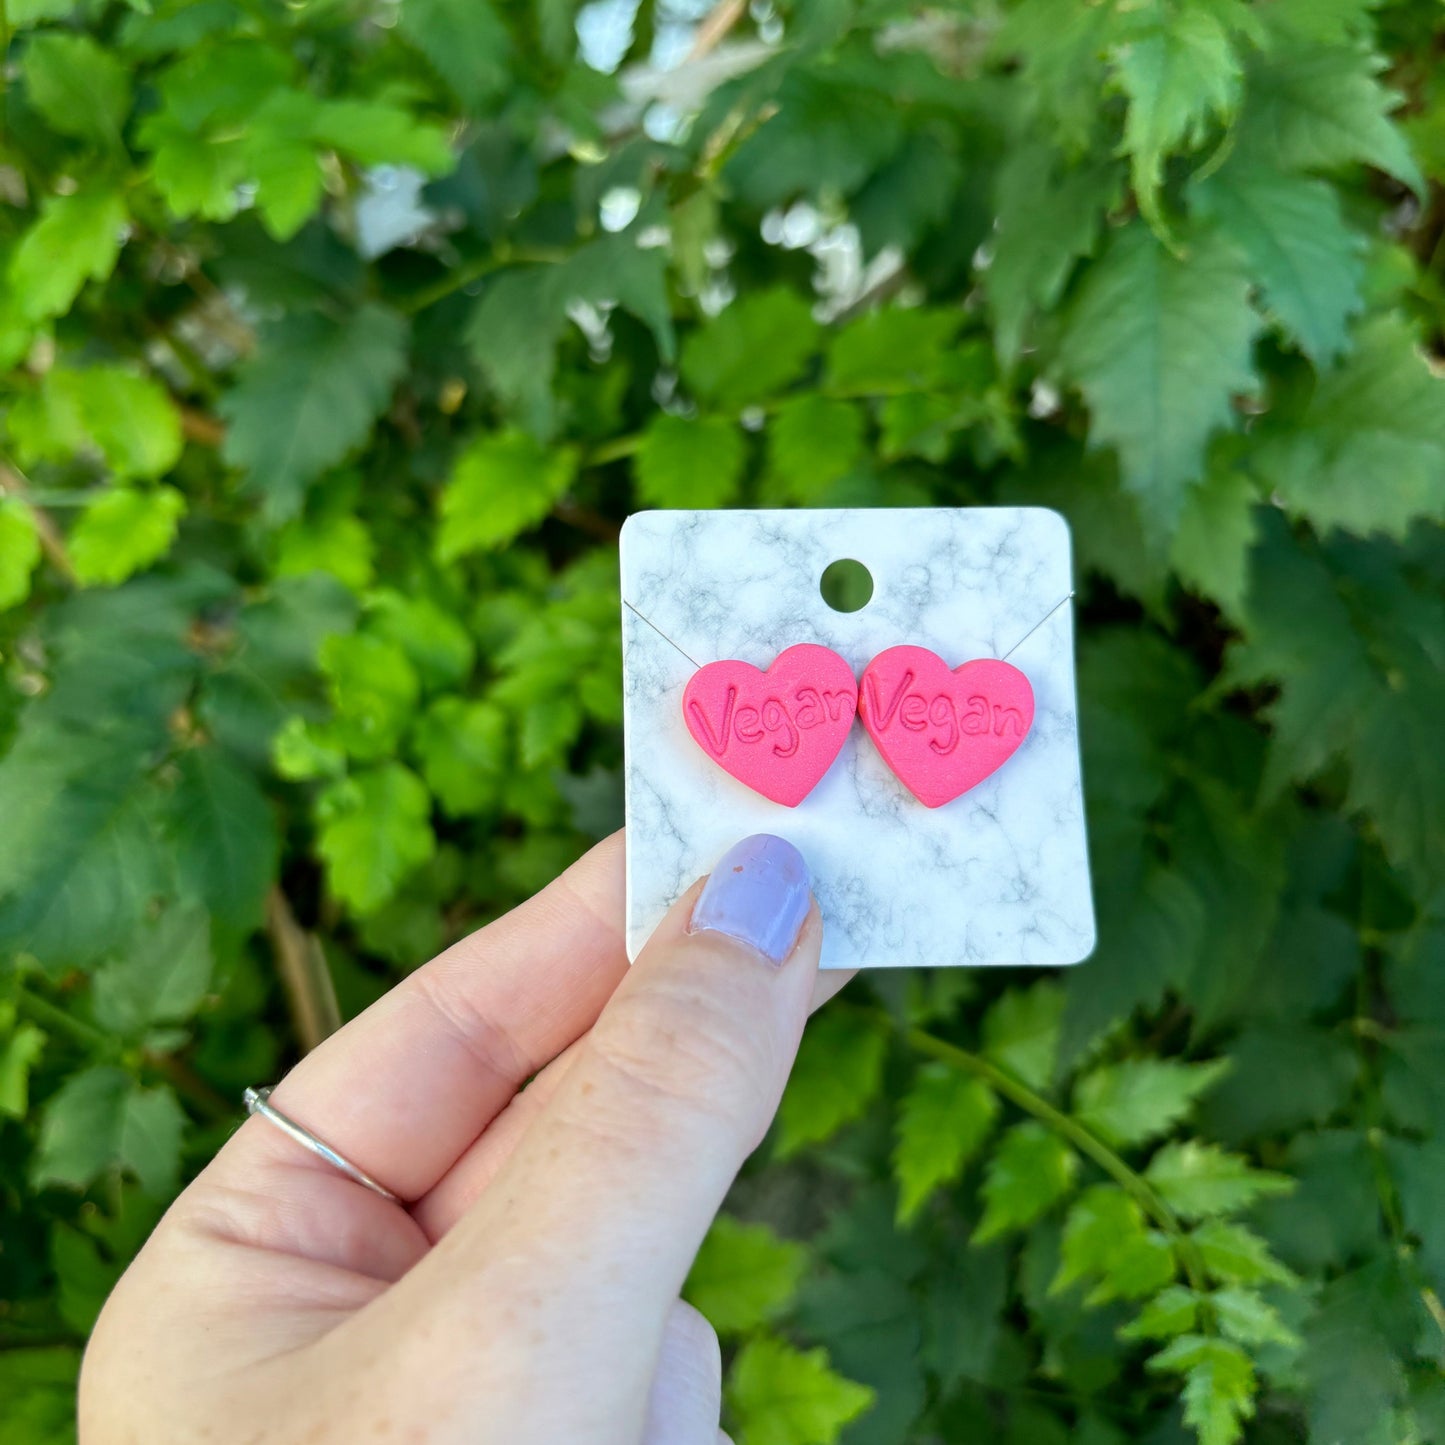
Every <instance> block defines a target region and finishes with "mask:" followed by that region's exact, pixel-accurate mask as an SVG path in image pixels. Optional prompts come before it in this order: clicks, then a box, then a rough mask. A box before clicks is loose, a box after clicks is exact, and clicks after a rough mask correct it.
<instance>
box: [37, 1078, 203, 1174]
mask: <svg viewBox="0 0 1445 1445" xmlns="http://www.w3.org/2000/svg"><path fill="white" fill-rule="evenodd" d="M184 1127H185V1115H184V1114H183V1113H182V1112H181V1107H180V1105H179V1104H178V1103H177V1102H176V1096H175V1094H174V1092H173V1091H172V1090H171V1089H170V1088H169V1087H166V1086H162V1087H160V1088H156V1089H144V1088H141V1087H140V1086H139V1085H138V1084H136V1083H135V1082H134V1080H132V1079H131V1078H130V1077H129V1076H128V1075H127V1074H126V1073H125V1072H124V1071H123V1070H121V1069H118V1068H115V1067H113V1066H111V1065H109V1064H103V1065H98V1066H96V1067H94V1068H90V1069H85V1070H83V1071H82V1072H80V1073H78V1074H74V1075H72V1076H71V1077H70V1078H69V1079H68V1080H67V1081H66V1083H65V1084H64V1085H63V1086H62V1087H61V1088H60V1090H59V1091H58V1092H57V1093H56V1094H55V1095H53V1096H52V1097H51V1098H50V1099H49V1100H48V1101H47V1102H46V1105H45V1109H44V1113H43V1115H42V1119H41V1128H40V1147H39V1150H38V1152H37V1153H36V1156H35V1161H34V1167H33V1174H34V1179H35V1183H36V1184H37V1185H40V1186H44V1185H48V1184H55V1185H60V1186H62V1187H66V1188H70V1189H85V1188H87V1187H88V1186H89V1185H90V1184H91V1183H93V1182H94V1181H95V1180H96V1179H97V1178H98V1177H99V1176H100V1175H101V1174H103V1173H105V1172H107V1171H108V1170H111V1169H124V1170H126V1171H127V1172H129V1173H131V1174H134V1175H135V1177H136V1178H137V1179H138V1180H139V1181H140V1184H141V1187H142V1188H143V1189H144V1190H145V1191H146V1192H147V1193H148V1194H154V1195H165V1194H167V1193H169V1192H170V1191H171V1190H173V1189H174V1188H175V1184H176V1176H177V1174H178V1172H179V1168H180V1148H181V1133H182V1130H183V1129H184Z"/></svg>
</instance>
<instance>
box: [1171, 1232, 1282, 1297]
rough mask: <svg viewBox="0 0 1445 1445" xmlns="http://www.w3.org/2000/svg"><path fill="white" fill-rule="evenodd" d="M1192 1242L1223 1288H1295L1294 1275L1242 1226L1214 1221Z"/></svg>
mask: <svg viewBox="0 0 1445 1445" xmlns="http://www.w3.org/2000/svg"><path fill="white" fill-rule="evenodd" d="M1190 1238H1191V1239H1192V1240H1193V1241H1194V1246H1195V1248H1196V1249H1197V1250H1198V1251H1199V1257H1200V1258H1201V1259H1202V1260H1203V1261H1204V1267H1205V1268H1206V1269H1207V1270H1208V1271H1209V1273H1210V1274H1211V1275H1212V1276H1213V1277H1214V1278H1215V1279H1216V1280H1218V1281H1220V1283H1222V1284H1285V1285H1287V1284H1293V1283H1295V1277H1294V1275H1293V1274H1292V1273H1291V1272H1290V1271H1289V1270H1288V1269H1286V1268H1285V1267H1284V1265H1282V1264H1281V1263H1280V1262H1279V1261H1278V1260H1277V1259H1275V1257H1274V1256H1273V1255H1272V1254H1271V1253H1270V1252H1269V1246H1268V1245H1267V1244H1266V1243H1265V1242H1264V1240H1262V1239H1261V1238H1260V1237H1259V1236H1258V1235H1257V1234H1252V1233H1251V1232H1250V1231H1249V1230H1247V1229H1246V1228H1245V1227H1244V1226H1243V1225H1242V1224H1232V1223H1230V1222H1228V1221H1227V1220H1223V1219H1211V1220H1209V1221H1208V1222H1207V1223H1205V1224H1201V1225H1200V1226H1199V1228H1198V1229H1196V1230H1195V1231H1194V1232H1193V1234H1191V1235H1190Z"/></svg>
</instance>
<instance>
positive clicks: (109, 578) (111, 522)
mask: <svg viewBox="0 0 1445 1445" xmlns="http://www.w3.org/2000/svg"><path fill="white" fill-rule="evenodd" d="M185 511H186V499H185V498H184V497H183V496H182V495H181V494H180V493H179V492H178V491H176V489H175V488H174V487H147V488H141V487H111V488H110V489H109V490H107V491H104V492H102V493H101V494H100V496H98V497H97V498H96V499H95V501H93V502H91V503H90V505H89V506H87V507H86V509H85V511H83V512H82V513H81V514H80V520H79V521H78V522H77V523H76V524H75V526H74V527H73V528H72V529H71V532H70V536H69V537H68V538H67V539H66V542H67V547H68V549H69V552H70V561H71V564H72V565H73V566H74V568H75V575H76V576H77V577H78V578H79V579H80V581H81V582H82V583H84V584H85V585H86V586H87V587H114V586H116V585H117V584H118V583H121V582H124V581H125V580H126V578H127V577H130V576H131V575H133V574H134V573H136V572H139V571H140V570H141V569H142V568H145V567H149V566H150V565H151V563H152V562H156V561H158V560H159V559H160V558H162V557H164V556H165V554H166V553H167V552H169V551H170V549H171V544H172V543H173V542H174V541H175V539H176V528H177V527H178V526H179V525H180V520H181V518H182V517H183V516H184V515H185Z"/></svg>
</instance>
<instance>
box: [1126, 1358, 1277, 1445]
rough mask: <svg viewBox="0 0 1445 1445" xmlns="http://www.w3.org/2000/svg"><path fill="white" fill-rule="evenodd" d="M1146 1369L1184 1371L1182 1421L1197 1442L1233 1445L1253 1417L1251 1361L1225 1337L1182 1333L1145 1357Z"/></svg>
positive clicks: (1208, 1444) (1212, 1444)
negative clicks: (1148, 1359)
mask: <svg viewBox="0 0 1445 1445" xmlns="http://www.w3.org/2000/svg"><path fill="white" fill-rule="evenodd" d="M1149 1368H1150V1369H1151V1370H1158V1371H1168V1372H1170V1373H1172V1374H1181V1375H1183V1376H1184V1423H1185V1424H1186V1425H1189V1426H1192V1427H1193V1429H1194V1431H1195V1433H1196V1434H1197V1435H1198V1437H1199V1445H1234V1442H1235V1441H1237V1440H1240V1439H1242V1438H1243V1435H1244V1423H1243V1422H1244V1421H1245V1420H1248V1419H1251V1418H1253V1416H1254V1392H1255V1381H1254V1366H1253V1365H1252V1364H1251V1363H1250V1360H1249V1356H1248V1355H1246V1354H1245V1353H1244V1351H1243V1350H1241V1349H1240V1348H1239V1347H1238V1346H1237V1345H1232V1344H1230V1343H1229V1342H1228V1341H1227V1340H1218V1339H1211V1338H1210V1337H1208V1336H1207V1335H1181V1336H1180V1337H1179V1338H1178V1339H1177V1340H1175V1341H1174V1342H1173V1343H1172V1344H1170V1345H1168V1346H1166V1347H1165V1348H1164V1349H1163V1350H1161V1351H1160V1352H1159V1353H1158V1354H1157V1355H1155V1356H1154V1357H1153V1358H1152V1359H1151V1360H1150V1361H1149Z"/></svg>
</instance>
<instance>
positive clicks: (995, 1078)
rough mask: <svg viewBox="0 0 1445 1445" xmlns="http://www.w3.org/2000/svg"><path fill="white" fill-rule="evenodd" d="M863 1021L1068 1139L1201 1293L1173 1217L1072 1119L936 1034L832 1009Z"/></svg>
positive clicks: (864, 1012) (1198, 1270) (1197, 1259)
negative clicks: (1147, 1224)
mask: <svg viewBox="0 0 1445 1445" xmlns="http://www.w3.org/2000/svg"><path fill="white" fill-rule="evenodd" d="M834 1006H835V1007H843V1008H847V1009H849V1010H850V1011H851V1012H853V1013H856V1014H859V1015H861V1016H863V1017H865V1018H867V1019H868V1020H869V1022H871V1023H872V1024H873V1025H874V1026H875V1027H878V1028H881V1029H887V1030H889V1031H897V1032H898V1033H899V1034H900V1035H901V1037H902V1038H903V1040H904V1042H905V1043H907V1044H908V1046H909V1047H910V1048H911V1049H913V1050H915V1051H916V1052H917V1053H920V1054H926V1055H928V1056H929V1057H930V1058H934V1059H938V1060H939V1061H940V1062H942V1063H945V1064H948V1065H949V1066H950V1067H952V1068H955V1069H961V1070H963V1071H964V1072H965V1073H969V1074H973V1075H974V1076H975V1077H977V1078H980V1079H982V1080H983V1081H984V1083H986V1084H987V1085H988V1086H989V1087H990V1088H991V1089H993V1090H994V1091H995V1092H996V1093H999V1094H1002V1095H1003V1096H1004V1098H1006V1099H1008V1100H1009V1101H1010V1102H1011V1103H1014V1104H1017V1105H1018V1107H1019V1108H1020V1109H1022V1110H1023V1111H1024V1112H1025V1113H1026V1114H1032V1115H1033V1116H1034V1118H1036V1119H1037V1120H1039V1122H1040V1123H1042V1124H1045V1125H1047V1126H1048V1127H1049V1128H1050V1129H1052V1130H1053V1131H1054V1132H1055V1133H1056V1134H1058V1135H1059V1136H1060V1137H1061V1138H1064V1139H1066V1140H1068V1142H1069V1143H1070V1144H1072V1145H1073V1146H1074V1148H1075V1149H1077V1150H1078V1151H1079V1153H1080V1154H1083V1155H1084V1156H1085V1157H1087V1158H1089V1159H1092V1160H1093V1161H1094V1163H1095V1164H1097V1165H1098V1166H1099V1168H1100V1169H1102V1170H1103V1171H1104V1173H1105V1174H1107V1175H1108V1176H1109V1177H1110V1178H1111V1179H1112V1180H1113V1181H1114V1182H1115V1183H1116V1184H1118V1185H1119V1187H1120V1188H1121V1189H1123V1190H1124V1192H1125V1193H1126V1194H1128V1195H1129V1196H1130V1197H1131V1198H1132V1199H1133V1200H1134V1201H1135V1202H1136V1203H1137V1204H1138V1205H1139V1207H1140V1208H1141V1209H1142V1210H1143V1211H1144V1213H1145V1214H1147V1215H1148V1216H1149V1217H1150V1218H1151V1219H1152V1220H1153V1221H1154V1223H1155V1224H1156V1225H1158V1227H1159V1228H1160V1229H1161V1230H1162V1231H1163V1232H1164V1233H1165V1234H1167V1235H1168V1236H1169V1237H1170V1239H1171V1240H1173V1241H1174V1243H1175V1245H1176V1246H1177V1248H1178V1251H1179V1256H1180V1262H1181V1263H1182V1264H1183V1266H1184V1271H1185V1273H1186V1274H1187V1275H1188V1276H1189V1283H1190V1285H1191V1287H1192V1288H1193V1289H1194V1290H1195V1291H1197V1292H1199V1293H1203V1292H1204V1291H1205V1290H1206V1289H1207V1287H1208V1286H1207V1283H1206V1280H1205V1271H1204V1261H1203V1258H1202V1256H1201V1255H1200V1253H1199V1247H1198V1245H1196V1244H1195V1243H1194V1241H1193V1240H1192V1239H1191V1238H1190V1237H1189V1235H1188V1234H1187V1233H1186V1232H1185V1229H1184V1226H1183V1224H1182V1223H1181V1222H1180V1220H1179V1216H1178V1215H1177V1214H1175V1212H1174V1211H1173V1210H1172V1209H1171V1208H1170V1207H1169V1205H1168V1203H1167V1202H1166V1201H1165V1200H1164V1199H1163V1198H1162V1196H1161V1195H1160V1194H1159V1191H1158V1190H1157V1189H1155V1188H1154V1186H1153V1185H1152V1184H1150V1183H1149V1181H1148V1180H1147V1179H1145V1178H1144V1176H1143V1175H1142V1174H1140V1173H1139V1172H1138V1171H1137V1170H1135V1169H1131V1168H1130V1167H1129V1165H1128V1164H1126V1163H1125V1162H1124V1160H1123V1159H1121V1158H1120V1157H1119V1155H1118V1154H1116V1153H1115V1152H1114V1151H1113V1150H1112V1149H1111V1148H1110V1147H1109V1146H1108V1145H1107V1144H1106V1143H1104V1141H1103V1140H1102V1139H1100V1138H1099V1136H1098V1135H1097V1134H1095V1133H1093V1131H1092V1130H1090V1129H1088V1128H1087V1127H1085V1125H1083V1124H1081V1123H1080V1122H1079V1121H1078V1120H1077V1119H1072V1118H1070V1117H1069V1115H1067V1114H1065V1113H1064V1112H1063V1111H1062V1110H1061V1109H1056V1108H1055V1107H1054V1106H1053V1105H1052V1104H1051V1103H1049V1101H1048V1100H1047V1099H1045V1098H1044V1097H1043V1096H1042V1095H1040V1094H1038V1093H1035V1091H1034V1090H1033V1089H1031V1088H1029V1086H1028V1085H1027V1084H1025V1083H1024V1082H1023V1081H1022V1080H1021V1079H1016V1078H1015V1077H1014V1076H1013V1075H1012V1074H1010V1073H1008V1072H1007V1071H1006V1070H1004V1069H1001V1068H999V1066H998V1065H997V1064H993V1063H990V1062H989V1060H987V1059H985V1058H981V1057H980V1056H979V1055H978V1054H971V1053H969V1052H968V1050H967V1049H961V1048H959V1047H958V1045H957V1044H951V1043H949V1042H948V1040H947V1039H941V1038H939V1037H938V1036H937V1035H936V1034H930V1033H928V1032H927V1031H926V1030H924V1029H919V1028H912V1027H910V1026H908V1025H906V1024H899V1023H897V1022H896V1021H895V1020H894V1019H893V1017H892V1016H891V1015H890V1014H888V1013H886V1012H885V1011H884V1010H883V1009H879V1008H870V1007H868V1006H867V1005H864V1004H855V1003H851V1002H847V1003H842V1004H835V1005H834Z"/></svg>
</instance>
